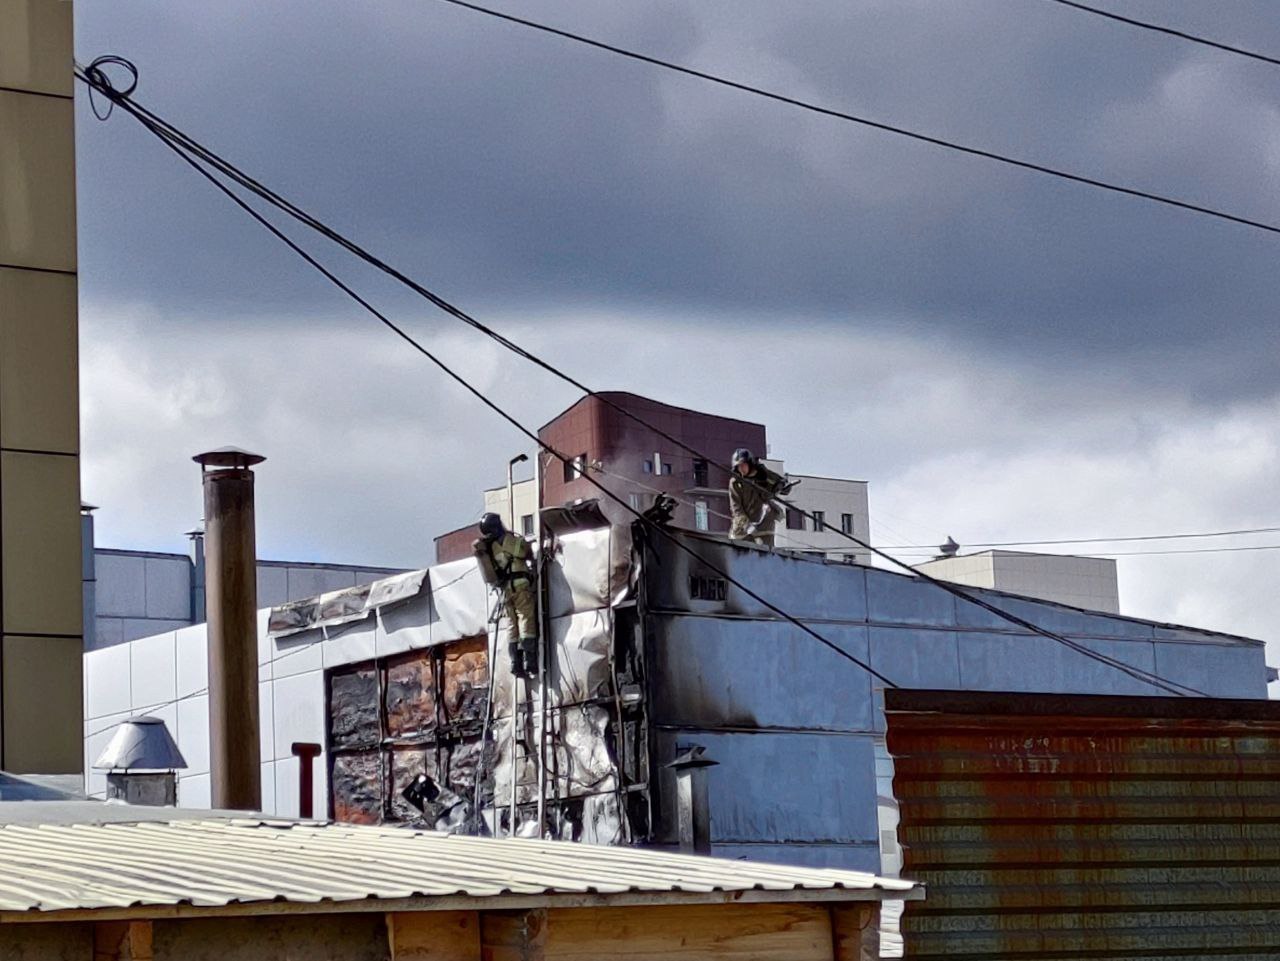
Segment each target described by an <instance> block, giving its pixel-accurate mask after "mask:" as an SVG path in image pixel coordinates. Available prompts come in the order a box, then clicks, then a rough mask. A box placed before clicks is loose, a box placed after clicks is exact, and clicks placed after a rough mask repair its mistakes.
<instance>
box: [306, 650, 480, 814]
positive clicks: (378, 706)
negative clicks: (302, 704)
mask: <svg viewBox="0 0 1280 961" xmlns="http://www.w3.org/2000/svg"><path fill="white" fill-rule="evenodd" d="M327 680H328V691H329V730H328V734H329V756H330V759H331V760H330V764H331V769H330V780H329V784H330V793H331V798H330V803H331V807H332V811H333V816H334V818H335V819H336V820H339V821H349V822H353V823H360V824H381V823H384V822H388V821H392V822H396V821H404V822H410V823H415V824H426V825H429V826H433V827H449V826H456V825H457V824H458V823H460V822H462V821H465V820H466V819H467V818H468V817H469V816H470V814H471V809H472V805H473V803H474V798H475V787H476V777H477V772H479V773H480V774H481V776H482V778H483V779H484V780H485V781H486V782H490V781H491V780H492V773H493V771H492V754H493V752H492V749H491V748H488V749H487V748H486V747H485V745H484V744H483V743H482V737H483V733H484V718H485V714H486V712H487V711H488V696H489V695H488V691H489V659H488V654H487V650H486V643H485V639H484V638H482V637H481V638H466V639H463V640H460V641H456V642H454V643H452V644H443V645H439V646H436V647H430V648H426V649H425V650H419V651H411V652H410V653H408V654H402V655H398V656H396V657H390V658H385V659H378V660H375V661H368V662H364V663H362V664H353V665H346V666H343V667H340V668H335V669H334V670H331V671H330V672H329V673H328V676H327ZM420 774H425V775H427V777H428V778H429V779H430V782H431V792H430V794H431V796H430V797H429V798H427V799H426V804H425V810H423V811H419V810H418V809H417V808H416V807H414V806H413V805H412V804H410V803H409V802H408V801H406V800H405V798H404V796H403V792H404V789H405V788H406V787H408V786H409V784H411V783H412V782H413V781H414V779H416V778H417V777H418V775H420ZM491 792H492V788H491V785H485V786H482V796H485V797H487V796H488V795H489V794H491Z"/></svg>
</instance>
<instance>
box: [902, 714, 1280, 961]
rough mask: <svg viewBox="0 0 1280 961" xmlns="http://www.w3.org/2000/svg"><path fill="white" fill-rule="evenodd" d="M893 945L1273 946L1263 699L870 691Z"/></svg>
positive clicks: (954, 950)
mask: <svg viewBox="0 0 1280 961" xmlns="http://www.w3.org/2000/svg"><path fill="white" fill-rule="evenodd" d="M885 712H886V716H887V718H888V747H889V752H890V754H891V755H892V756H893V765H894V781H893V784H894V793H895V794H896V796H897V798H898V803H899V805H900V826H899V837H900V839H901V842H902V845H903V848H904V870H906V871H908V872H910V873H911V874H912V875H913V876H915V877H919V878H921V879H923V880H924V881H925V882H926V883H927V884H929V885H930V898H929V901H928V902H927V903H925V904H922V905H909V906H908V908H907V911H906V913H905V915H904V917H903V922H902V930H903V936H904V938H905V941H906V945H907V949H908V956H911V957H920V958H930V959H935V961H945V959H948V958H957V959H963V961H1006V959H1008V958H1013V957H1017V958H1020V959H1024V961H1061V959H1063V958H1068V957H1069V958H1120V957H1123V958H1126V959H1134V961H1153V959H1162V958H1172V957H1178V958H1195V959H1208V958H1218V957H1224V958H1226V957H1229V958H1233V959H1236V961H1241V959H1249V961H1254V959H1262V958H1276V957H1280V908H1278V907H1277V905H1278V904H1280V704H1278V703H1277V702H1275V701H1242V700H1238V699H1216V698H1176V697H1174V698H1170V697H1158V698H1156V697H1152V698H1147V697H1104V696H1080V695H1042V694H1033V695H1027V694H1000V693H987V692H978V693H971V692H963V691H897V690H892V691H887V692H885Z"/></svg>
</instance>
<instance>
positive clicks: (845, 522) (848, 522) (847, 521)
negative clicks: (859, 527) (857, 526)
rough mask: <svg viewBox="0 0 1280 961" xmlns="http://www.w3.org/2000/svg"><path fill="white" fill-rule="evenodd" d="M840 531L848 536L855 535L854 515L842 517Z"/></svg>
mask: <svg viewBox="0 0 1280 961" xmlns="http://www.w3.org/2000/svg"><path fill="white" fill-rule="evenodd" d="M840 530H842V531H843V532H844V533H846V534H852V533H853V515H852V514H841V515H840Z"/></svg>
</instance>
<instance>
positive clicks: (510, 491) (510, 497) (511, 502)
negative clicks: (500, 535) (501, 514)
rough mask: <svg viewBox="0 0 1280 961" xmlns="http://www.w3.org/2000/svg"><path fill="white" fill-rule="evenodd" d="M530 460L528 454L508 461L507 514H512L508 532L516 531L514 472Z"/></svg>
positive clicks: (519, 455) (518, 455)
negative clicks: (519, 465)
mask: <svg viewBox="0 0 1280 961" xmlns="http://www.w3.org/2000/svg"><path fill="white" fill-rule="evenodd" d="M528 459H529V455H528V454H517V455H516V456H515V457H513V458H511V460H509V461H507V513H508V514H510V523H509V524H508V525H507V530H509V531H514V530H515V529H516V485H515V479H514V477H513V474H512V472H513V471H514V470H515V466H516V464H523V463H524V462H525V461H527V460H528Z"/></svg>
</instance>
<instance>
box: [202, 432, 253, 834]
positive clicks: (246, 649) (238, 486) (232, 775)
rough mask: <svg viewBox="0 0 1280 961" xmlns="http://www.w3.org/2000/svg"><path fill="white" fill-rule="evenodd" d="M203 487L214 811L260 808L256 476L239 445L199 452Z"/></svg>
mask: <svg viewBox="0 0 1280 961" xmlns="http://www.w3.org/2000/svg"><path fill="white" fill-rule="evenodd" d="M192 460H194V461H195V462H196V463H197V464H199V465H200V468H201V476H202V480H203V483H204V517H205V537H204V550H205V610H206V612H207V615H208V631H209V774H210V778H209V781H210V788H211V790H210V794H211V800H212V803H213V807H215V808H223V809H228V810H236V811H257V810H260V809H261V807H262V773H261V772H262V768H261V767H260V754H261V750H260V748H259V732H258V575H257V551H256V545H255V542H254V520H253V471H252V470H250V468H251V467H252V466H253V465H254V464H260V463H262V462H263V461H264V460H266V458H265V457H262V456H261V455H258V454H250V453H249V452H248V451H243V450H240V449H239V448H236V447H224V448H222V449H220V450H214V451H208V452H206V453H204V454H197V455H196V456H195V457H193V458H192Z"/></svg>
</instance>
